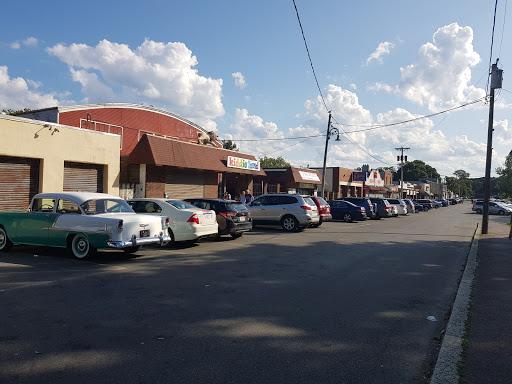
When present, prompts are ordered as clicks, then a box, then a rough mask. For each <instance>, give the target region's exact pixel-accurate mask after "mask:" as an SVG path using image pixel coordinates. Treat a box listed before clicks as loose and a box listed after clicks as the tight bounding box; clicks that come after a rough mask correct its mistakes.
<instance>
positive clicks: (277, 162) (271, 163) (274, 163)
mask: <svg viewBox="0 0 512 384" xmlns="http://www.w3.org/2000/svg"><path fill="white" fill-rule="evenodd" d="M260 165H261V168H288V167H290V166H291V165H290V163H288V162H287V161H286V160H285V159H283V158H282V157H281V156H279V157H278V158H273V157H267V156H265V157H263V158H260Z"/></svg>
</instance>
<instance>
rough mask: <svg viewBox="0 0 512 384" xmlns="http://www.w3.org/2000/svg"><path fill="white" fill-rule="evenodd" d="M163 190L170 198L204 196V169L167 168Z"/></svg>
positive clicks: (179, 198)
mask: <svg viewBox="0 0 512 384" xmlns="http://www.w3.org/2000/svg"><path fill="white" fill-rule="evenodd" d="M165 192H166V193H167V196H168V197H169V198H171V199H178V200H181V199H186V198H193V197H196V198H197V197H204V171H199V170H196V169H178V168H171V167H170V168H167V173H166V177H165Z"/></svg>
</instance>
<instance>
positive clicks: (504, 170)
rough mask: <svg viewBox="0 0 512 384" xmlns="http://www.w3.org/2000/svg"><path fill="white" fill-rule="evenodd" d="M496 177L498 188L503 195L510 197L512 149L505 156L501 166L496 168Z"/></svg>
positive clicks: (511, 195) (511, 190)
mask: <svg viewBox="0 0 512 384" xmlns="http://www.w3.org/2000/svg"><path fill="white" fill-rule="evenodd" d="M496 173H497V174H498V175H499V177H498V180H497V181H498V190H499V193H500V195H503V196H504V197H512V151H510V152H509V154H508V155H507V157H506V158H505V164H504V165H503V167H498V168H496Z"/></svg>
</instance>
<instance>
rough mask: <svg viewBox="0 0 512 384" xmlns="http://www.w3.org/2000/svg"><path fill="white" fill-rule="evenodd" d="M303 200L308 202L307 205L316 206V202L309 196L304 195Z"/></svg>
mask: <svg viewBox="0 0 512 384" xmlns="http://www.w3.org/2000/svg"><path fill="white" fill-rule="evenodd" d="M304 201H305V202H306V203H307V204H308V205H311V206H312V207H316V204H315V202H314V201H313V199H312V198H311V197H305V198H304Z"/></svg>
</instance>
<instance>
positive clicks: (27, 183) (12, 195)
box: [0, 156, 40, 211]
mask: <svg viewBox="0 0 512 384" xmlns="http://www.w3.org/2000/svg"><path fill="white" fill-rule="evenodd" d="M39 163H40V162H39V159H23V158H19V157H7V156H0V211H9V210H12V209H26V208H28V206H29V205H30V200H32V197H34V195H35V194H37V193H38V189H39Z"/></svg>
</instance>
